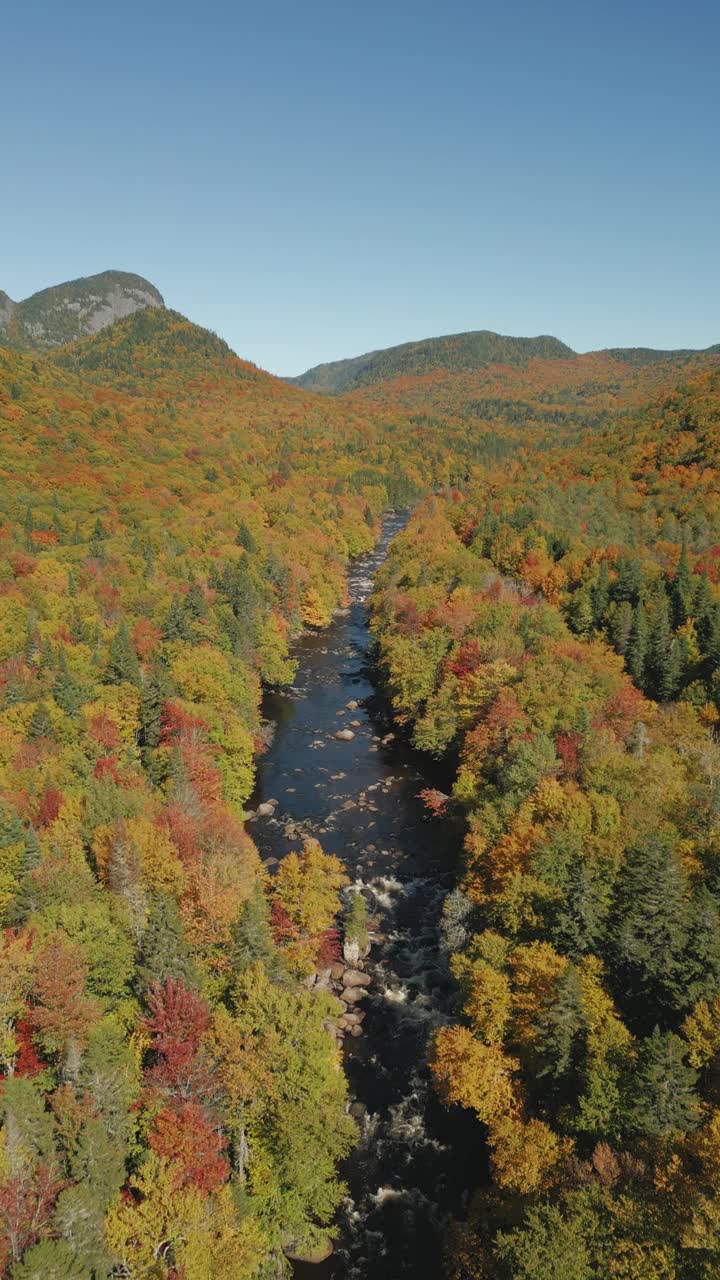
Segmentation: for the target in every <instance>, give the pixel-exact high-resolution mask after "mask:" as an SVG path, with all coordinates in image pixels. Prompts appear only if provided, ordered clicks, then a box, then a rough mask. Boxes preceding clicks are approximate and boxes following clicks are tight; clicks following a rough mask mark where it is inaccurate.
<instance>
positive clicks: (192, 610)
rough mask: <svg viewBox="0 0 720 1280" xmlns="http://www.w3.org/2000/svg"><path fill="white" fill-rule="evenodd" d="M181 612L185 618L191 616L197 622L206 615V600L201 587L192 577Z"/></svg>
mask: <svg viewBox="0 0 720 1280" xmlns="http://www.w3.org/2000/svg"><path fill="white" fill-rule="evenodd" d="M183 612H184V614H185V617H186V618H192V619H193V621H195V622H199V621H200V619H201V618H204V617H205V616H206V615H207V601H206V600H205V596H204V595H203V592H202V587H201V586H200V584H199V583H198V582H196V581H195V579H194V578H193V579H192V581H191V583H190V589H189V591H188V593H187V595H186V597H185V600H184V602H183Z"/></svg>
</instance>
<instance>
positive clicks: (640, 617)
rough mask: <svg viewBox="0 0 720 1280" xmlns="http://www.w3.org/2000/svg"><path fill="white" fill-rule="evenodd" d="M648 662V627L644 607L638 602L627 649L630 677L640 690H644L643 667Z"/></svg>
mask: <svg viewBox="0 0 720 1280" xmlns="http://www.w3.org/2000/svg"><path fill="white" fill-rule="evenodd" d="M647 660H648V625H647V614H646V612H645V605H644V604H643V602H642V600H640V601H638V603H637V604H636V606H635V612H634V614H633V620H632V627H631V628H630V638H629V640H628V648H627V665H628V670H629V672H630V675H631V676H632V678H633V680H634V681H635V683H636V685H638V687H639V688H640V689H644V688H645V665H646V662H647Z"/></svg>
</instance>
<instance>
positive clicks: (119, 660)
mask: <svg viewBox="0 0 720 1280" xmlns="http://www.w3.org/2000/svg"><path fill="white" fill-rule="evenodd" d="M104 680H105V683H106V684H123V683H124V682H127V683H128V684H135V685H136V684H138V683H139V681H140V663H139V662H138V659H137V654H136V653H135V650H134V649H133V647H132V644H131V643H130V633H129V632H128V627H127V623H126V621H125V619H124V618H123V620H122V622H121V623H120V626H119V627H118V629H117V631H116V632H115V635H114V636H113V638H112V640H111V641H110V649H109V651H108V660H107V664H106V667H105V675H104Z"/></svg>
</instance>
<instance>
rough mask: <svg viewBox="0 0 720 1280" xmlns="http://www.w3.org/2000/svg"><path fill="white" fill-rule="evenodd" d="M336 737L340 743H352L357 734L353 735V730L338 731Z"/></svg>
mask: <svg viewBox="0 0 720 1280" xmlns="http://www.w3.org/2000/svg"><path fill="white" fill-rule="evenodd" d="M335 737H336V738H337V739H338V741H339V742H352V740H353V738H354V737H355V734H354V733H353V731H352V729H338V731H337V733H336V734H335Z"/></svg>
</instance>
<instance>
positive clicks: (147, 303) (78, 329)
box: [0, 271, 165, 351]
mask: <svg viewBox="0 0 720 1280" xmlns="http://www.w3.org/2000/svg"><path fill="white" fill-rule="evenodd" d="M164 305H165V303H164V301H163V297H162V294H161V293H159V292H158V290H157V289H156V288H155V286H154V285H153V284H150V281H149V280H144V279H143V277H142V276H136V275H133V274H132V273H131V272H129V271H101V272H100V274H99V275H95V276H83V277H81V279H79V280H68V281H67V282H66V283H65V284H58V285H54V286H53V287H52V288H50V289H41V290H40V292H39V293H34V294H33V295H32V297H30V298H26V299H25V300H24V302H13V300H12V298H9V297H8V295H7V294H6V293H3V292H2V290H0V346H6V347H14V348H15V349H16V350H18V351H46V350H48V349H49V348H50V347H59V346H62V345H63V344H64V343H66V342H73V341H74V340H75V339H76V338H84V337H89V336H90V335H91V334H93V333H98V332H99V331H100V330H101V329H105V328H107V326H108V325H111V324H114V323H115V321H116V320H122V319H124V318H125V316H130V315H133V313H134V312H136V311H141V310H143V309H144V308H145V307H162V306H164Z"/></svg>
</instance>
